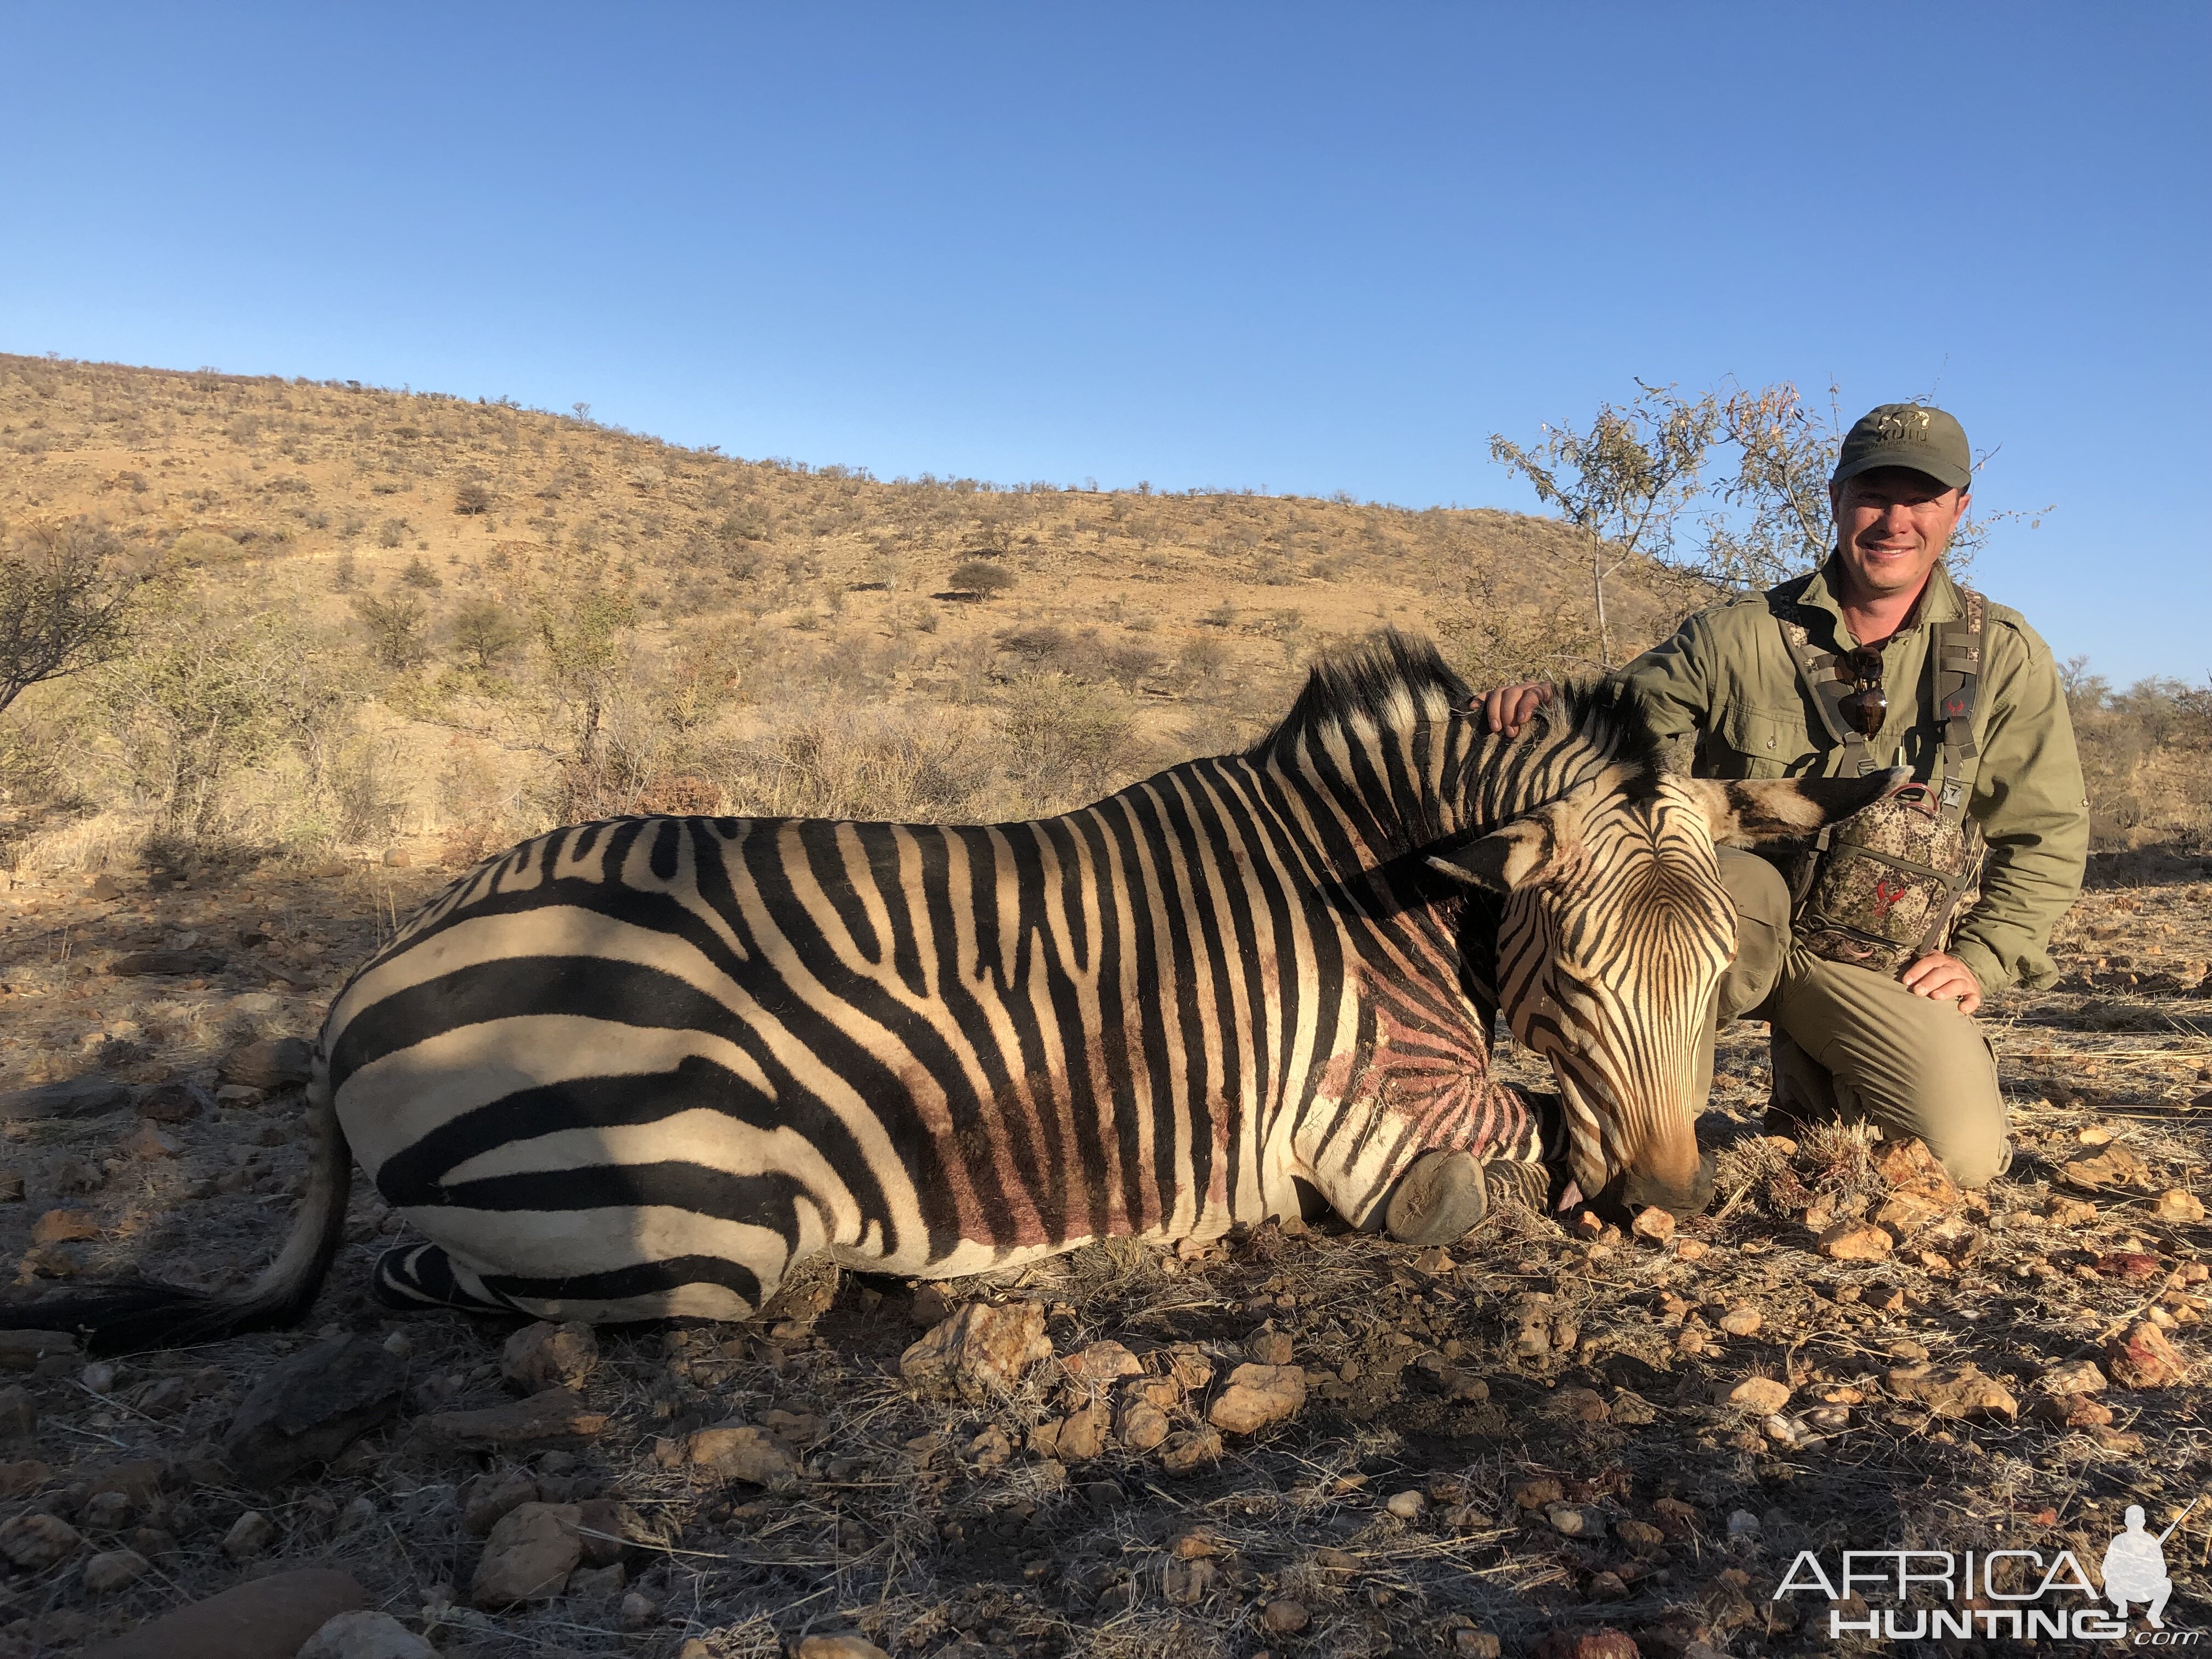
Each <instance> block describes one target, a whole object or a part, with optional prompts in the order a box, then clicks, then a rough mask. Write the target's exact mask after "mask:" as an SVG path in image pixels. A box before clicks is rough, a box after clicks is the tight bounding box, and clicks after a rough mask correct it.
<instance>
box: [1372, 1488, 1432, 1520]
mask: <svg viewBox="0 0 2212 1659" xmlns="http://www.w3.org/2000/svg"><path fill="white" fill-rule="evenodd" d="M1428 1506H1429V1500H1428V1499H1427V1498H1424V1497H1422V1496H1421V1494H1420V1493H1419V1492H1392V1493H1391V1494H1390V1496H1389V1498H1387V1499H1386V1500H1385V1501H1384V1503H1383V1508H1384V1509H1386V1510H1389V1512H1390V1513H1391V1514H1392V1515H1395V1516H1397V1517H1398V1519H1400V1520H1401V1521H1418V1520H1419V1519H1420V1518H1421V1511H1422V1510H1425V1509H1426V1508H1428Z"/></svg>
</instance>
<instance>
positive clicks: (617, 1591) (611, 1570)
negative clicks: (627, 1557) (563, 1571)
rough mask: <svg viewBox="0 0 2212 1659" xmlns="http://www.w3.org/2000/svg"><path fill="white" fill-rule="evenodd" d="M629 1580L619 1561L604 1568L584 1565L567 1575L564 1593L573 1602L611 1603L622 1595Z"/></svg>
mask: <svg viewBox="0 0 2212 1659" xmlns="http://www.w3.org/2000/svg"><path fill="white" fill-rule="evenodd" d="M628 1582H629V1574H627V1573H626V1572H624V1571H623V1565H622V1563H621V1562H619V1561H617V1562H614V1563H612V1564H611V1565H607V1566H604V1567H594V1566H591V1565H584V1566H580V1567H578V1568H577V1569H576V1570H575V1571H574V1572H572V1573H570V1574H569V1575H568V1589H567V1590H566V1592H565V1593H566V1594H567V1595H568V1598H569V1599H570V1600H571V1601H613V1600H614V1598H615V1597H616V1596H617V1595H621V1594H622V1591H623V1585H624V1584H625V1583H628Z"/></svg>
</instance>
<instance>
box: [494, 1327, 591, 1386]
mask: <svg viewBox="0 0 2212 1659" xmlns="http://www.w3.org/2000/svg"><path fill="white" fill-rule="evenodd" d="M596 1364H599V1337H598V1336H597V1335H596V1334H594V1333H593V1331H592V1328H591V1327H590V1326H589V1325H586V1324H584V1323H582V1322H571V1323H568V1324H566V1325H555V1324H550V1323H549V1322H546V1321H544V1320H539V1321H538V1322H537V1323H536V1324H533V1325H525V1326H524V1327H523V1328H521V1329H520V1330H519V1331H517V1332H515V1333H514V1334H513V1335H512V1336H510V1337H508V1338H507V1346H505V1347H504V1348H502V1349H501V1350H500V1356H499V1371H500V1375H501V1376H503V1377H505V1378H506V1379H507V1381H508V1382H509V1383H513V1385H514V1386H515V1387H516V1388H518V1389H521V1390H522V1391H523V1392H524V1393H525V1394H536V1393H538V1392H539V1391H540V1390H542V1389H577V1388H581V1387H582V1386H583V1383H584V1379H585V1378H586V1377H587V1376H590V1375H591V1374H592V1367H593V1366H594V1365H596Z"/></svg>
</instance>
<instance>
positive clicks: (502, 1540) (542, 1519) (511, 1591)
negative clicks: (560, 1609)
mask: <svg viewBox="0 0 2212 1659" xmlns="http://www.w3.org/2000/svg"><path fill="white" fill-rule="evenodd" d="M582 1518H583V1516H582V1511H581V1510H580V1509H578V1507H577V1506H576V1505H575V1504H521V1505H520V1506H519V1507H518V1508H516V1509H514V1510H512V1511H511V1512H509V1513H508V1514H507V1515H506V1516H502V1517H501V1520H500V1522H499V1524H498V1525H497V1526H495V1527H494V1528H492V1529H491V1536H490V1537H489V1538H488V1539H486V1540H485V1541H484V1550H483V1556H482V1558H481V1559H478V1561H477V1570H476V1575H475V1577H473V1578H471V1580H470V1581H469V1600H470V1601H471V1602H472V1603H473V1604H474V1605H475V1606H477V1607H480V1608H482V1609H483V1611H484V1612H486V1613H493V1612H496V1611H498V1610H499V1609H501V1608H502V1607H513V1605H515V1603H517V1602H519V1601H551V1600H552V1599H553V1598H554V1597H556V1596H557V1595H560V1594H561V1592H562V1589H564V1588H566V1587H567V1584H568V1575H569V1574H570V1573H571V1572H574V1571H575V1570H576V1564H577V1563H578V1562H579V1561H580V1560H581V1559H583V1553H584V1550H583V1544H582V1541H580V1539H579V1538H578V1537H577V1535H576V1528H577V1525H578V1523H579V1522H580V1521H581V1520H582Z"/></svg>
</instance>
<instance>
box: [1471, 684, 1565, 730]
mask: <svg viewBox="0 0 2212 1659" xmlns="http://www.w3.org/2000/svg"><path fill="white" fill-rule="evenodd" d="M1551 700H1552V688H1551V687H1550V686H1548V685H1547V684H1544V683H1543V682H1542V681H1541V680H1527V681H1523V682H1522V684H1519V685H1502V686H1500V687H1498V690H1495V691H1492V692H1490V693H1488V694H1486V696H1484V697H1483V699H1482V718H1483V728H1484V730H1486V731H1490V732H1504V734H1505V735H1506V736H1507V737H1509V738H1517V737H1519V736H1520V735H1521V728H1522V726H1526V725H1528V720H1529V717H1530V716H1531V715H1533V714H1535V712H1536V711H1537V710H1538V709H1539V708H1542V707H1543V706H1544V705H1545V704H1546V703H1547V702H1551Z"/></svg>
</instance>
